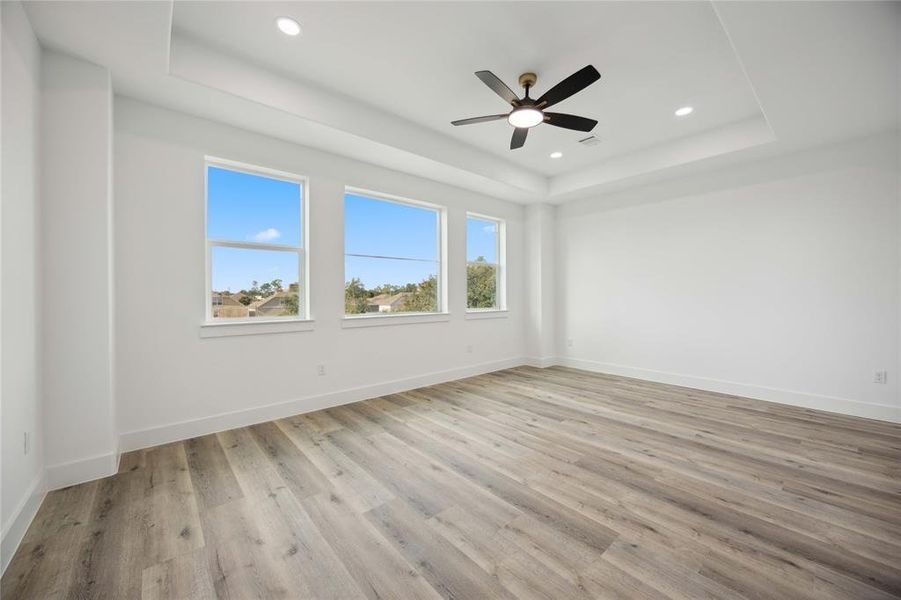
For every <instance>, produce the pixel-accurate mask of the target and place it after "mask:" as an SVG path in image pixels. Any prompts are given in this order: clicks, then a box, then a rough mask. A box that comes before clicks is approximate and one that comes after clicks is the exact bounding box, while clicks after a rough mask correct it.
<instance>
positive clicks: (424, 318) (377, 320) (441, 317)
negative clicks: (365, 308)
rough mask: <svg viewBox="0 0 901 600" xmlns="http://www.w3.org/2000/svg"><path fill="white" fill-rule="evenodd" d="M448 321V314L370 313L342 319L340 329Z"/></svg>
mask: <svg viewBox="0 0 901 600" xmlns="http://www.w3.org/2000/svg"><path fill="white" fill-rule="evenodd" d="M444 321H450V313H407V314H404V313H395V314H384V313H381V314H379V313H372V314H369V315H358V316H350V317H344V319H342V321H341V327H344V328H345V329H353V328H356V327H383V326H386V325H412V324H414V323H441V322H444Z"/></svg>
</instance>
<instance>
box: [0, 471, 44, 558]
mask: <svg viewBox="0 0 901 600" xmlns="http://www.w3.org/2000/svg"><path fill="white" fill-rule="evenodd" d="M45 489H46V486H45V484H44V477H43V475H39V476H38V477H36V478H35V480H34V481H33V482H32V483H31V485H30V486H29V487H28V491H27V492H26V493H25V495H24V496H23V497H22V500H20V501H19V505H18V506H17V507H16V508H15V510H13V512H12V514H11V515H10V517H9V520H8V521H7V522H6V523H4V524H3V533H2V537H0V574H3V573H5V572H6V567H7V566H8V565H9V561H11V560H12V558H13V555H14V554H15V553H16V549H17V548H18V547H19V544H20V543H22V538H24V537H25V532H26V531H28V526H29V525H31V521H32V520H34V516H35V515H36V514H37V513H38V509H39V508H40V507H41V502H43V501H44V496H45V495H46V491H45Z"/></svg>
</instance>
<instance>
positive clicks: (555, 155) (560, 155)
mask: <svg viewBox="0 0 901 600" xmlns="http://www.w3.org/2000/svg"><path fill="white" fill-rule="evenodd" d="M551 158H563V153H562V152H551Z"/></svg>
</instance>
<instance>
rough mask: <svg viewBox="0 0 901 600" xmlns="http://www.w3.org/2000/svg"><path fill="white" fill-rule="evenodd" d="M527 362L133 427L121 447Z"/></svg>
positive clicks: (469, 368)
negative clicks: (134, 428) (163, 423)
mask: <svg viewBox="0 0 901 600" xmlns="http://www.w3.org/2000/svg"><path fill="white" fill-rule="evenodd" d="M522 364H523V361H522V359H521V358H508V359H504V360H497V361H492V362H487V363H480V364H476V365H470V366H466V367H458V368H456V369H448V370H446V371H436V372H432V373H428V374H426V375H418V376H416V377H408V378H405V379H396V380H393V381H386V382H383V383H378V384H375V385H369V386H363V387H357V388H350V389H346V390H340V391H337V392H330V393H326V394H320V395H316V396H308V397H306V398H298V399H296V400H288V401H287V402H278V403H275V404H268V405H265V406H258V407H255V408H249V409H245V410H240V411H234V412H230V413H224V414H220V415H215V416H212V417H202V418H199V419H192V420H188V421H181V422H178V423H171V424H169V425H162V426H159V427H151V428H148V429H141V430H138V431H129V432H126V433H123V434H121V435H120V436H119V447H120V448H121V449H122V452H130V451H132V450H139V449H141V448H149V447H151V446H157V445H159V444H166V443H169V442H176V441H180V440H186V439H189V438H192V437H196V436H199V435H207V434H210V433H216V432H219V431H225V430H227V429H234V428H235V427H246V426H248V425H253V424H255V423H264V422H266V421H271V420H273V419H282V418H285V417H290V416H293V415H299V414H303V413H307V412H312V411H316V410H322V409H325V408H331V407H333V406H340V405H342V404H350V403H351V402H359V401H361V400H368V399H370V398H378V397H380V396H385V395H388V394H395V393H397V392H403V391H408V390H413V389H417V388H420V387H424V386H428V385H435V384H438V383H445V382H448V381H455V380H458V379H463V378H466V377H474V376H476V375H481V374H483V373H490V372H492V371H500V370H503V369H511V368H513V367H518V366H520V365H522Z"/></svg>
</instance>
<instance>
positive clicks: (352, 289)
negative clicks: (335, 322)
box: [344, 277, 371, 315]
mask: <svg viewBox="0 0 901 600" xmlns="http://www.w3.org/2000/svg"><path fill="white" fill-rule="evenodd" d="M370 297H371V296H370V294H369V292H368V291H367V290H366V288H365V287H364V286H363V282H362V281H360V280H359V279H357V278H356V277H354V278H353V279H351V280H350V281H348V282H347V283H345V284H344V312H345V314H348V315H358V314H362V313H365V312H366V308H367V305H366V301H367V300H368V299H369V298H370Z"/></svg>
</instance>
